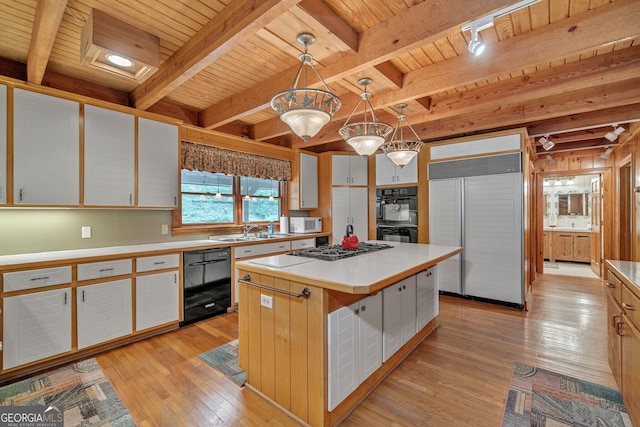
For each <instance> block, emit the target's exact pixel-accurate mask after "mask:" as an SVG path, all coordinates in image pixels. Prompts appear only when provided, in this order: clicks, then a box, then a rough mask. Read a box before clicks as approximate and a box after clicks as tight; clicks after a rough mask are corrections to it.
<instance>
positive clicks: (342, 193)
mask: <svg viewBox="0 0 640 427" xmlns="http://www.w3.org/2000/svg"><path fill="white" fill-rule="evenodd" d="M367 191H368V190H367V187H333V188H332V190H331V215H332V227H331V234H332V238H333V244H338V243H340V242H341V241H342V237H343V236H344V234H345V231H346V228H347V225H352V226H353V234H355V235H356V236H358V238H359V239H360V240H363V241H364V240H367V239H368V238H369V237H368V236H369V229H368V227H369V225H368V224H369V222H368V204H367V202H368V200H367Z"/></svg>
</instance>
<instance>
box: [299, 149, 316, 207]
mask: <svg viewBox="0 0 640 427" xmlns="http://www.w3.org/2000/svg"><path fill="white" fill-rule="evenodd" d="M317 207H318V158H317V157H316V156H312V155H309V154H304V153H300V208H304V209H311V208H317Z"/></svg>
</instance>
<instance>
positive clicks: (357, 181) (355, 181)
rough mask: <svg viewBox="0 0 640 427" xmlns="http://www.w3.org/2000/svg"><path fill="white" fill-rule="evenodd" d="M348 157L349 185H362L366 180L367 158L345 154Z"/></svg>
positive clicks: (365, 183)
mask: <svg viewBox="0 0 640 427" xmlns="http://www.w3.org/2000/svg"><path fill="white" fill-rule="evenodd" d="M347 157H349V177H350V182H349V185H364V186H366V185H367V184H368V182H367V178H368V176H367V170H368V169H367V158H366V157H364V156H347Z"/></svg>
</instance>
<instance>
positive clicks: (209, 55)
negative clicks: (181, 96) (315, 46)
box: [131, 0, 300, 110]
mask: <svg viewBox="0 0 640 427" xmlns="http://www.w3.org/2000/svg"><path fill="white" fill-rule="evenodd" d="M299 2H300V0H234V1H232V2H231V3H230V4H229V5H228V6H227V7H225V8H224V9H223V10H222V11H221V12H220V13H219V14H218V15H216V16H215V17H214V18H213V19H212V20H211V21H209V22H208V23H207V24H206V25H205V26H204V27H202V29H201V30H200V31H198V32H197V33H196V34H195V35H194V36H193V37H192V38H191V39H189V41H188V42H187V43H185V44H184V45H183V46H182V47H181V48H180V49H178V51H176V52H175V53H174V54H173V55H172V56H171V57H170V58H169V59H167V60H166V61H165V62H164V63H163V64H162V65H161V66H160V69H159V70H158V71H157V72H156V73H155V74H154V75H152V76H151V77H150V78H149V79H148V80H147V81H145V82H144V83H143V84H142V85H140V86H138V87H137V88H136V89H134V90H133V92H131V99H132V103H133V105H134V106H135V107H136V108H138V109H142V110H146V109H148V108H149V107H150V106H152V105H153V104H155V103H156V102H158V101H159V100H160V99H162V98H163V97H165V96H166V95H168V94H169V93H171V91H173V90H174V89H176V88H177V87H179V86H180V85H182V84H183V83H184V82H186V81H187V80H189V79H190V78H191V77H193V76H194V75H196V74H198V73H199V72H200V71H202V70H204V69H205V68H206V67H208V66H209V65H210V64H212V63H213V62H214V61H216V60H217V59H219V58H220V57H222V56H223V55H224V54H225V53H227V52H229V51H230V50H232V49H234V48H235V47H237V46H238V45H239V44H240V43H242V42H243V41H244V40H246V39H247V38H248V37H250V36H252V35H254V34H255V33H256V32H257V31H258V30H259V29H260V28H262V27H264V26H265V25H267V24H268V23H269V22H271V21H273V20H274V19H276V18H278V17H279V16H280V15H282V14H283V13H285V12H286V11H287V10H289V9H291V7H293V6H295V5H296V4H297V3H299Z"/></svg>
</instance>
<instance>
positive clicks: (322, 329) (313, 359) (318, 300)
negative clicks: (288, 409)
mask: <svg viewBox="0 0 640 427" xmlns="http://www.w3.org/2000/svg"><path fill="white" fill-rule="evenodd" d="M296 285H297V286H298V287H304V286H306V285H303V284H301V283H300V284H296ZM309 289H310V290H311V297H310V298H308V299H307V300H308V305H307V319H308V320H307V328H308V337H307V346H308V351H309V353H308V355H307V356H308V359H307V363H308V367H307V369H308V377H307V380H308V385H307V387H308V389H309V394H308V396H307V399H308V401H309V407H308V408H309V409H308V413H309V415H308V419H307V422H308V423H309V424H311V425H313V426H322V425H324V424H325V419H326V418H327V416H328V412H326V407H327V404H326V402H327V398H328V396H327V385H328V383H327V380H328V378H327V377H328V372H327V327H326V325H327V322H326V313H327V307H328V303H327V301H328V298H327V293H326V291H325V290H324V289H321V288H315V287H311V286H310V287H309Z"/></svg>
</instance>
